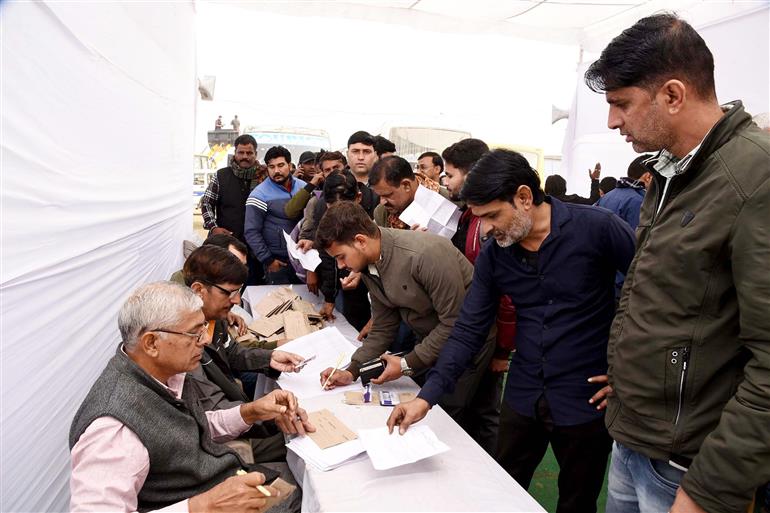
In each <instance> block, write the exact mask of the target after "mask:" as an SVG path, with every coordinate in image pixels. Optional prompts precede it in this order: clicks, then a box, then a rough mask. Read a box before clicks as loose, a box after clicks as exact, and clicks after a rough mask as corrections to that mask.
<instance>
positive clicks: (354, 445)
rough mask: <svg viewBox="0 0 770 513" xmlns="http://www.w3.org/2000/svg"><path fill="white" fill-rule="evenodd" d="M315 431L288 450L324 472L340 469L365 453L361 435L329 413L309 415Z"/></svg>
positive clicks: (288, 446)
mask: <svg viewBox="0 0 770 513" xmlns="http://www.w3.org/2000/svg"><path fill="white" fill-rule="evenodd" d="M308 417H309V419H310V422H312V424H313V426H315V429H316V430H315V432H313V433H308V434H307V435H306V436H301V437H297V438H294V439H293V440H292V441H291V442H289V443H288V444H287V445H286V447H287V448H289V449H291V450H292V451H293V452H295V453H297V456H299V457H300V458H302V459H303V460H305V462H307V463H310V464H311V465H313V466H314V467H316V468H318V470H321V471H327V470H331V469H333V468H336V467H339V466H340V465H342V464H343V463H345V462H346V461H348V460H349V459H351V458H353V457H355V456H358V455H359V454H361V453H362V452H364V447H363V446H362V445H361V441H360V440H359V439H358V436H357V435H356V434H355V433H354V432H352V431H351V430H350V429H348V427H347V426H346V425H345V424H343V423H342V421H341V420H339V419H338V418H337V417H336V416H335V415H334V414H333V413H332V412H330V411H329V410H320V411H316V412H310V413H308Z"/></svg>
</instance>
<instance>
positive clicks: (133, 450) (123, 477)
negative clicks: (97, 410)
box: [70, 373, 250, 512]
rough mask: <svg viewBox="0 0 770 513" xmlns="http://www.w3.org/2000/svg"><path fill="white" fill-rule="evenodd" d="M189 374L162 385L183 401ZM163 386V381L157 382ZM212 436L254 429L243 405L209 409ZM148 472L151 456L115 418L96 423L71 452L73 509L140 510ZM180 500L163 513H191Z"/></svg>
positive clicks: (222, 438)
mask: <svg viewBox="0 0 770 513" xmlns="http://www.w3.org/2000/svg"><path fill="white" fill-rule="evenodd" d="M184 380H185V373H181V374H176V375H174V376H171V377H170V378H169V380H168V384H167V385H166V384H163V383H161V385H163V387H164V388H165V389H166V390H168V392H169V393H170V394H171V395H173V396H174V397H176V398H177V399H181V398H182V388H183V386H184ZM159 383H160V382H159ZM206 419H207V420H208V423H209V431H210V432H211V438H212V440H214V441H215V442H220V443H223V442H227V441H229V440H233V439H235V438H237V437H238V436H239V435H240V434H241V433H243V432H244V431H246V430H247V429H248V428H249V427H250V426H249V425H248V424H246V422H244V420H243V417H241V413H240V406H236V407H234V408H230V409H228V410H217V411H207V412H206ZM149 471H150V455H149V453H148V452H147V449H146V448H145V446H144V444H142V442H141V440H140V439H139V437H138V436H136V434H135V433H134V432H133V431H131V429H129V428H128V427H126V426H125V425H124V424H123V423H122V422H120V421H119V420H117V419H115V418H113V417H99V418H98V419H95V420H94V421H93V422H92V423H91V424H90V425H89V426H88V428H86V430H85V431H84V432H83V434H82V435H80V438H79V439H78V441H77V443H76V444H75V445H74V447H73V448H72V475H71V477H70V495H71V499H70V511H136V508H137V504H138V495H139V491H140V490H141V489H142V486H143V485H144V481H145V479H147V474H148V473H149ZM187 502H188V501H186V500H185V501H181V502H178V503H176V504H172V505H170V506H167V507H165V508H163V509H162V510H159V511H166V512H170V511H184V512H186V511H188V508H187V506H188V504H187Z"/></svg>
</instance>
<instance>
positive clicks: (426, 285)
mask: <svg viewBox="0 0 770 513" xmlns="http://www.w3.org/2000/svg"><path fill="white" fill-rule="evenodd" d="M316 246H317V247H319V248H322V249H325V250H326V251H327V253H329V254H330V255H331V256H332V257H333V258H335V259H336V260H337V265H338V266H340V267H341V268H342V267H346V268H348V269H351V270H354V271H359V272H360V273H361V279H363V280H364V282H365V283H366V286H367V288H368V289H369V294H370V296H371V300H372V320H373V323H372V329H371V331H370V332H369V335H368V336H367V337H366V339H364V341H363V346H361V347H360V348H359V349H358V350H357V351H356V352H355V353H353V356H352V358H351V363H350V366H349V367H348V369H347V370H344V371H341V372H339V371H338V372H335V373H334V375H333V376H332V380H331V382H330V386H332V387H333V386H334V385H344V384H349V383H352V382H353V381H354V380H355V379H357V378H358V375H359V368H360V367H361V364H362V363H364V362H366V361H368V360H371V359H373V358H377V357H379V356H381V355H382V358H383V359H384V360H385V361H386V362H387V367H386V368H385V371H384V372H383V374H382V375H381V376H380V377H379V378H377V379H376V380H372V382H373V383H377V384H380V383H385V382H387V381H391V380H394V379H398V378H399V377H401V376H402V375H406V376H413V377H414V378H415V380H416V381H417V382H418V383H422V382H423V381H424V375H425V372H426V371H427V370H428V369H429V368H430V367H432V366H433V364H434V363H435V362H436V360H437V359H438V355H439V353H440V352H441V349H442V348H443V347H444V343H445V342H446V340H447V338H448V337H449V333H450V332H451V331H452V328H453V327H454V323H455V320H456V319H457V316H458V315H459V313H460V307H461V306H462V303H463V300H464V299H465V293H466V291H467V289H468V287H470V284H471V278H472V276H473V266H471V264H470V263H469V262H468V260H467V259H466V258H465V256H464V255H463V254H462V253H460V252H459V251H458V250H457V248H455V247H454V245H453V244H452V242H451V241H450V240H449V239H446V238H444V237H440V236H438V235H434V234H431V233H423V232H413V231H409V230H398V229H391V228H379V227H377V226H376V225H375V224H374V222H373V221H372V220H371V219H370V218H369V216H368V215H367V214H366V212H365V211H364V210H363V208H361V207H360V206H359V205H357V204H355V203H350V202H340V203H339V204H337V205H334V206H333V207H331V208H329V210H328V211H327V212H326V214H325V215H324V217H323V218H322V219H321V222H320V224H319V226H318V232H317V235H316ZM402 320H403V321H404V322H405V323H406V324H407V325H408V326H409V327H410V328H411V329H412V330H413V331H414V333H415V334H416V335H417V338H418V343H417V344H416V345H415V347H414V350H412V351H410V352H409V353H407V354H406V355H404V356H403V357H400V356H395V355H389V354H384V353H385V352H386V351H387V350H388V348H389V347H390V345H391V344H392V343H393V341H394V340H395V338H396V336H397V334H398V328H399V324H400V323H401V321H402ZM495 334H496V332H495V331H494V330H493V331H492V333H490V336H489V337H488V339H487V343H486V344H485V345H484V348H483V349H482V350H481V351H480V352H479V353H478V354H477V355H476V356H475V358H474V364H473V366H472V367H471V368H470V369H468V370H467V371H466V372H465V373H464V374H463V375H462V377H461V378H460V380H459V381H458V384H457V386H456V387H455V392H454V393H452V394H449V395H447V396H445V397H444V398H443V399H442V400H441V402H440V404H441V406H442V408H444V409H445V410H447V413H449V414H450V415H451V416H452V417H453V418H455V420H457V422H458V423H459V424H460V425H461V426H463V425H464V420H465V419H464V418H463V416H464V415H463V414H464V410H465V408H466V407H467V406H468V405H469V401H470V399H471V398H473V397H474V394H475V391H476V388H477V387H478V384H479V380H480V379H481V376H482V375H483V372H484V370H485V369H486V368H487V366H488V365H489V362H490V360H491V358H492V353H493V352H494V347H495ZM331 370H332V369H327V370H325V371H324V373H322V376H321V378H322V381H325V380H326V377H327V376H328V374H329V373H330V372H331ZM471 435H472V436H474V433H471Z"/></svg>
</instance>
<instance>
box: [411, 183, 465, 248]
mask: <svg viewBox="0 0 770 513" xmlns="http://www.w3.org/2000/svg"><path fill="white" fill-rule="evenodd" d="M461 215H462V214H461V212H460V210H459V209H458V208H457V206H456V205H455V204H454V203H452V202H451V201H449V200H448V199H446V198H445V197H443V196H442V195H441V194H439V193H437V192H433V191H431V190H430V189H428V188H427V187H423V186H422V185H420V186H419V187H417V191H416V192H415V194H414V200H413V201H412V203H411V204H410V205H409V206H408V207H406V209H405V210H404V211H403V212H401V215H400V216H398V218H399V219H401V220H402V221H403V222H405V223H406V224H408V225H409V226H414V225H416V224H418V225H420V227H422V228H427V229H428V231H429V232H431V233H435V234H437V235H441V236H442V237H446V238H448V239H449V238H452V236H453V235H454V234H455V232H457V223H458V222H459V221H460V216H461Z"/></svg>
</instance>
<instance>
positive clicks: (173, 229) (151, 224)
mask: <svg viewBox="0 0 770 513" xmlns="http://www.w3.org/2000/svg"><path fill="white" fill-rule="evenodd" d="M661 8H666V9H677V10H678V11H679V12H680V13H681V14H683V15H684V16H685V18H687V19H689V20H690V21H691V22H692V23H693V24H695V25H696V26H697V27H700V28H701V29H702V33H703V34H704V37H705V38H706V40H707V42H708V43H709V44H710V45H711V48H712V51H714V54H715V58H716V62H717V87H718V93H719V97H720V99H721V100H724V101H728V100H732V99H735V98H744V99H745V100H746V103H747V107H748V108H749V110H753V111H754V112H760V111H763V110H764V111H767V110H770V109H768V83H769V82H770V81H769V80H768V60H770V59H768V53H767V52H768V44H767V43H768V34H767V26H768V24H767V21H768V3H767V2H764V1H763V2H696V1H678V2H671V1H669V2H665V3H664V2H661V1H658V0H653V1H647V2H642V1H639V0H606V1H605V0H586V1H571V0H560V1H551V0H545V1H523V0H522V1H508V0H476V1H459V0H403V1H402V0H391V1H387V0H382V1H380V0H359V1H348V2H328V1H322V2H291V1H290V2H254V3H248V4H246V3H244V4H231V3H225V2H222V3H217V2H213V3H197V4H195V3H127V2H126V3H89V4H82V3H74V2H73V3H61V2H37V3H21V2H3V3H2V4H0V24H1V25H2V26H1V27H0V34H2V41H1V42H0V43H1V44H2V49H3V50H2V53H3V59H2V78H1V80H2V90H1V94H2V98H0V100H1V102H2V127H1V128H2V131H1V132H0V133H1V134H2V138H1V139H2V140H1V141H0V143H1V149H2V155H1V159H2V160H1V162H0V165H1V166H2V171H1V172H0V215H1V216H2V232H1V233H0V236H1V240H0V245H1V247H0V251H1V252H2V253H1V254H0V258H1V261H2V268H1V269H0V302H1V306H2V317H1V318H0V323H1V324H0V330H1V335H2V336H1V337H0V370H1V371H2V372H1V376H0V380H1V385H2V387H1V388H2V391H1V392H0V394H1V396H0V397H1V399H2V411H1V412H0V413H1V415H2V417H1V419H0V423H1V428H0V430H1V432H0V443H1V446H0V449H1V450H2V477H1V478H0V479H1V482H0V487H1V489H2V497H1V499H0V501H1V502H0V510H2V511H63V510H65V509H66V508H67V501H68V496H69V490H68V478H69V451H68V429H69V424H70V421H71V419H72V416H73V414H74V412H75V410H76V408H77V407H78V405H79V404H80V401H81V400H82V399H83V397H84V396H85V394H86V392H87V391H88V389H89V387H90V385H91V384H92V383H93V381H94V379H95V378H96V376H98V374H99V372H100V371H101V369H102V368H103V366H104V364H105V362H106V361H107V359H108V358H109V357H110V356H111V355H112V353H113V352H114V350H115V347H116V345H117V343H118V333H117V330H116V313H117V311H118V309H119V307H120V305H121V304H122V302H123V300H124V298H125V297H126V296H127V294H128V293H129V292H130V291H131V290H132V289H134V288H135V287H136V286H137V285H139V284H141V283H145V282H148V281H153V280H158V279H164V278H166V277H168V276H169V275H170V273H171V272H172V271H174V270H176V269H177V268H178V267H179V266H180V263H181V241H182V240H183V239H184V238H186V237H188V236H189V235H190V232H191V222H190V221H191V219H190V211H189V205H190V193H191V183H190V175H191V157H192V155H193V153H194V152H195V151H196V150H197V149H199V148H198V147H197V146H196V143H195V137H196V133H195V132H196V116H197V118H198V119H201V120H203V121H202V122H201V123H198V125H199V127H198V129H197V133H198V134H199V133H200V132H201V130H203V131H204V132H205V125H208V119H212V120H213V119H214V118H213V117H212V113H213V112H215V111H213V110H206V109H210V106H209V105H202V102H200V101H197V100H196V94H197V93H196V82H195V80H196V77H197V76H198V74H206V73H207V71H208V69H204V67H206V68H207V67H208V66H210V65H212V66H213V64H211V63H212V60H210V59H207V58H206V55H207V52H208V49H209V46H210V45H214V43H215V41H214V40H213V39H211V38H210V37H209V36H208V35H207V34H211V33H212V30H210V26H209V25H210V24H211V23H214V22H215V20H219V19H220V18H217V12H218V11H219V10H220V9H221V10H222V11H227V12H228V15H230V14H231V13H232V12H233V11H232V9H237V12H238V13H240V15H235V16H231V17H230V18H227V19H224V21H222V22H221V23H220V24H219V25H218V26H217V27H215V31H213V32H218V34H217V39H222V40H228V38H230V39H229V40H230V41H231V42H232V41H234V40H236V39H234V38H236V37H240V35H239V34H235V33H234V32H235V31H234V30H233V27H238V28H241V27H245V28H244V31H247V32H248V30H247V29H248V28H249V23H251V28H253V30H252V31H251V32H248V33H247V34H246V35H247V36H250V37H251V40H250V41H249V42H248V43H244V44H242V45H238V46H235V47H233V46H232V44H231V47H230V48H229V50H228V51H227V52H225V51H220V54H221V55H222V56H223V57H222V63H223V64H222V70H217V71H222V72H225V71H232V69H231V68H233V65H232V64H231V63H230V61H229V60H227V59H225V58H224V54H228V55H229V54H230V53H232V54H234V55H236V56H238V55H240V56H241V57H242V56H243V55H244V54H245V55H246V56H247V57H249V58H248V59H247V61H245V63H246V64H247V65H249V66H253V67H258V68H259V69H260V70H261V71H262V73H263V77H262V78H261V79H260V80H258V81H254V82H251V83H249V84H248V85H249V86H250V87H251V89H250V90H249V91H248V92H247V93H248V94H250V95H251V96H254V97H259V96H260V95H261V96H263V97H265V98H263V99H262V100H261V101H256V102H252V99H251V98H250V97H243V96H239V94H240V93H238V94H236V90H235V89H234V86H233V85H232V84H228V82H227V81H224V80H219V81H218V82H217V93H216V94H217V96H218V97H219V98H224V100H222V101H221V102H220V104H219V105H218V106H217V107H216V108H220V107H221V106H222V105H227V106H229V107H232V109H235V108H241V109H246V108H247V106H248V105H252V106H254V105H256V107H255V110H256V112H257V114H258V115H262V116H264V117H265V118H266V119H267V118H269V117H270V116H274V117H276V118H280V117H281V116H282V115H285V116H286V117H287V118H289V122H288V123H287V124H299V122H300V121H301V117H300V113H301V112H300V111H305V112H306V113H307V115H309V116H310V118H311V119H315V120H319V122H320V121H323V122H325V121H327V120H329V121H330V122H331V121H333V120H332V119H330V118H335V117H340V116H341V115H342V114H345V115H350V116H351V118H350V119H352V120H353V121H354V122H355V123H361V125H362V127H363V126H365V124H366V123H367V122H368V121H369V120H371V119H373V118H374V117H375V116H374V115H373V110H376V109H381V110H382V111H383V112H381V113H379V114H388V113H390V112H394V111H399V112H401V113H403V114H405V115H406V114H413V115H414V116H433V118H432V119H435V120H439V121H442V122H446V123H447V124H450V125H451V124H452V122H454V121H455V120H460V119H461V118H462V119H463V121H462V122H463V123H467V124H468V125H469V126H471V128H472V129H473V133H474V134H478V135H481V136H482V137H486V135H487V134H490V136H491V137H494V138H497V137H498V134H502V135H501V137H503V138H505V136H506V134H508V135H510V137H509V138H510V139H517V138H518V137H519V135H520V134H523V135H522V136H526V135H527V133H528V132H534V131H536V130H541V129H542V130H543V133H546V132H547V130H546V129H547V127H548V125H549V124H550V103H551V102H550V101H548V102H543V101H540V102H534V101H529V100H530V98H529V97H527V95H528V94H530V92H531V91H533V90H535V89H547V91H548V93H549V94H552V95H554V96H559V95H561V94H562V91H563V90H564V89H566V90H567V94H566V102H565V104H566V103H568V102H569V98H570V96H572V90H574V89H575V88H576V87H577V93H576V100H575V102H574V106H573V111H572V119H571V120H570V130H569V133H570V134H571V135H570V139H569V140H568V142H567V143H565V148H566V150H567V152H566V154H565V158H566V159H567V162H568V163H569V167H570V169H574V170H575V171H574V173H576V174H575V177H576V178H574V184H575V187H576V188H577V187H579V186H580V184H581V183H583V180H584V178H583V176H581V175H582V174H583V173H584V171H582V170H583V169H584V168H587V167H588V166H589V165H591V163H592V162H594V161H595V160H597V154H600V153H602V152H603V153H604V154H605V156H608V157H607V158H611V160H613V161H616V162H617V163H618V164H617V166H620V164H621V163H623V162H627V159H628V157H629V155H628V151H627V148H626V147H625V146H623V145H622V144H620V146H618V144H619V143H620V141H619V139H620V137H619V136H616V135H615V136H614V137H615V138H616V139H614V140H612V139H611V137H612V135H608V131H607V130H606V128H603V126H604V117H605V115H606V105H605V104H604V103H603V99H602V97H601V95H596V94H593V93H591V94H588V93H587V92H586V90H585V89H584V87H583V86H582V85H580V84H581V82H580V73H581V72H582V69H583V68H580V69H577V71H576V67H577V64H578V62H579V60H580V51H579V49H581V48H582V50H583V55H584V59H583V60H584V63H583V66H584V65H585V63H587V62H588V61H589V57H590V56H591V55H596V53H595V52H598V51H600V50H601V49H602V47H603V46H604V45H605V44H606V42H607V41H608V40H609V39H610V38H611V37H612V36H614V35H616V34H617V33H618V32H619V31H620V30H621V29H622V28H624V27H626V26H628V25H630V24H631V23H633V22H634V21H635V20H636V19H638V18H639V17H641V16H644V15H647V14H650V13H652V12H655V11H657V10H659V9H661ZM239 18H244V19H243V20H242V19H239ZM287 20H289V21H291V22H292V23H293V24H292V25H279V26H278V27H276V26H274V24H276V23H278V24H280V23H284V24H285V23H286V21H287ZM319 20H324V21H325V22H328V23H329V24H331V26H333V27H334V28H335V30H336V32H335V31H333V32H332V33H327V34H325V35H324V36H323V37H317V36H316V38H315V39H312V37H313V36H314V34H316V33H315V32H313V30H317V25H319V23H318V21H319ZM356 27H358V28H356ZM297 28H302V29H304V30H306V31H307V32H303V31H302V30H298V29H297ZM281 29H283V32H281ZM383 34H385V37H383ZM353 35H355V38H353V37H352V36H353ZM268 36H271V37H268ZM272 36H275V37H272ZM280 36H284V37H290V38H292V39H299V40H300V41H302V42H303V43H304V46H305V48H306V49H310V50H313V51H316V52H321V51H322V50H323V49H324V48H326V47H325V46H324V44H325V43H324V41H325V40H326V38H328V39H330V40H333V41H334V42H335V44H341V45H347V46H346V48H347V50H346V52H345V53H344V55H337V54H328V53H326V54H324V53H318V54H312V57H308V55H311V54H309V53H302V52H298V53H297V54H296V55H297V57H298V58H300V59H305V60H306V61H307V63H308V66H309V68H310V69H311V70H314V69H315V68H314V66H315V65H316V64H318V63H332V64H336V65H338V69H339V71H338V73H337V74H336V75H335V74H332V75H331V76H324V77H314V81H313V82H312V83H310V84H303V83H301V82H300V81H298V80H296V78H295V76H293V75H290V76H288V77H284V78H283V79H282V80H283V81H281V77H280V75H279V74H277V72H276V71H275V69H274V68H275V67H276V66H273V63H274V62H277V63H278V64H280V63H281V62H282V58H284V57H285V56H287V55H289V54H290V53H291V52H292V51H293V50H291V49H289V48H286V47H285V46H284V45H283V43H284V42H285V39H284V40H282V39H281V37H280ZM303 37H307V38H309V41H303V40H302V38H303ZM378 38H379V39H378ZM418 42H419V43H418ZM196 45H197V46H196ZM378 45H379V46H378ZM433 47H436V48H433ZM384 48H388V49H391V50H393V51H394V55H396V57H397V58H396V59H395V60H393V61H390V62H379V61H377V60H376V59H372V58H371V57H372V55H371V54H372V53H373V52H374V54H375V57H377V56H378V55H379V54H377V52H376V50H377V49H384ZM469 48H470V49H473V51H474V52H475V53H466V50H468V49H469ZM747 48H751V52H750V53H749V52H747V50H746V49H747ZM373 49H374V50H373ZM440 50H444V53H442V52H441V51H440ZM307 51H309V50H307ZM407 54H408V56H409V59H408V60H410V61H416V62H417V63H418V64H422V66H423V67H429V68H430V67H431V66H433V67H435V68H437V69H440V70H442V73H444V74H445V77H444V80H445V81H444V82H441V83H439V84H438V86H436V85H435V84H433V85H434V89H427V90H421V89H420V87H418V86H416V85H415V84H417V83H418V80H423V77H422V76H420V77H415V76H411V75H410V76H408V77H407V80H411V81H412V82H406V83H405V82H404V76H403V75H400V74H399V73H398V71H399V70H401V69H411V68H408V67H407V62H406V60H407V59H402V60H401V61H400V60H399V58H398V57H400V56H402V55H407ZM471 59H472V60H471ZM402 61H403V62H402ZM202 62H205V65H204V64H201V63H202ZM214 64H216V62H214ZM236 64H237V62H236ZM471 64H478V65H479V66H480V68H481V70H482V71H481V72H476V73H474V72H473V69H472V66H470V65H471ZM357 66H358V67H359V68H356V67H357ZM456 67H457V68H458V69H457V70H455V68H456ZM277 68H278V70H279V71H280V65H278V66H277ZM466 68H470V69H466ZM507 68H512V69H513V71H511V70H509V69H507ZM356 69H358V70H359V71H358V74H356ZM553 69H557V70H558V72H554V71H553ZM394 70H395V72H393V73H390V74H389V73H388V71H391V72H392V71H394ZM238 71H240V68H238ZM275 77H278V78H275ZM500 77H505V78H504V79H501V78H500ZM554 77H567V78H563V79H561V82H563V83H556V84H555V83H550V82H553V81H556V80H558V79H556V78H554ZM274 80H278V84H277V86H275V85H273V84H272V82H273V81H274ZM576 81H577V86H576V85H575V83H576ZM379 82H382V85H381V86H378V85H377V83H379ZM327 84H328V85H327ZM361 84H363V86H361ZM405 84H406V85H405ZM522 84H523V85H522ZM525 86H526V87H525ZM339 87H345V88H346V89H345V90H346V94H348V95H349V98H351V99H352V100H354V101H351V102H349V103H348V104H347V105H345V106H344V107H333V106H324V99H325V98H329V97H330V96H329V95H330V94H331V93H332V92H333V91H334V89H335V88H339ZM377 87H381V89H378V88H377ZM387 92H390V94H384V93H387ZM407 93H411V94H412V96H414V97H411V96H409V95H408V94H407ZM439 93H442V94H443V96H442V94H439ZM372 95H373V97H372ZM302 102H307V103H302ZM293 103H297V104H298V108H297V110H296V111H295V112H289V111H288V110H287V108H286V106H287V105H292V104H293ZM247 104H248V105H247ZM312 104H318V105H321V107H319V108H317V109H316V110H312V109H311V108H310V107H311V106H312ZM274 105H280V106H281V108H274ZM196 109H197V111H196ZM271 109H273V111H271ZM196 112H197V114H196ZM490 113H491V114H494V116H491V117H490ZM375 114H377V113H375ZM463 116H464V118H463ZM241 118H242V119H244V117H243V116H241ZM293 118H296V120H297V123H292V121H294V119H293ZM249 122H250V121H249V120H248V119H244V123H249ZM457 122H458V123H459V122H460V121H457ZM543 125H545V128H543ZM366 128H369V127H368V126H367V127H366ZM344 129H349V127H347V128H346V127H342V128H340V129H339V131H340V133H344ZM371 129H372V130H376V127H371ZM347 133H350V132H349V131H348V132H347ZM503 142H514V141H510V140H508V141H503ZM609 155H611V157H609ZM617 166H614V167H617ZM606 167H613V166H606ZM568 174H569V173H568ZM620 174H622V173H620ZM572 183H573V182H571V184H572ZM578 192H582V191H578Z"/></svg>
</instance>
